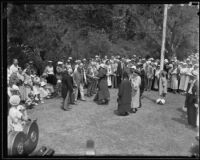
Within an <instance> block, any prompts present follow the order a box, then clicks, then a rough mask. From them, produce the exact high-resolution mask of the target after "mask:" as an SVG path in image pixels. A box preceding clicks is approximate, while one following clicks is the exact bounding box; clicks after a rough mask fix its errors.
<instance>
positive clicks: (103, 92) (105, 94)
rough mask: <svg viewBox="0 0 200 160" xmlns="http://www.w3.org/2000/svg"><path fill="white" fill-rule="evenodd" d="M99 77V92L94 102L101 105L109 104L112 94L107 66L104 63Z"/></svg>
mask: <svg viewBox="0 0 200 160" xmlns="http://www.w3.org/2000/svg"><path fill="white" fill-rule="evenodd" d="M97 77H98V78H99V82H98V92H97V94H96V96H95V98H94V101H96V102H97V104H99V105H103V104H108V103H109V100H110V93H109V90H108V82H107V69H106V65H105V64H103V63H102V64H101V65H100V68H99V73H98V75H97Z"/></svg>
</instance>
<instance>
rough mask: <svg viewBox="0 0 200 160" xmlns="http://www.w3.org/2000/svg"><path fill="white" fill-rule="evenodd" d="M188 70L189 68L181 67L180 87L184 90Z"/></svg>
mask: <svg viewBox="0 0 200 160" xmlns="http://www.w3.org/2000/svg"><path fill="white" fill-rule="evenodd" d="M186 71H187V68H181V69H180V77H181V78H180V85H179V89H180V90H183V91H184V88H185V79H186Z"/></svg>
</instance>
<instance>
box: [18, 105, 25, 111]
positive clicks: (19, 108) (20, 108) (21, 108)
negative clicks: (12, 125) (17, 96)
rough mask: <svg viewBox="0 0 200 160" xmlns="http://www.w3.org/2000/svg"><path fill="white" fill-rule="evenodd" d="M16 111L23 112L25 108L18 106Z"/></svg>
mask: <svg viewBox="0 0 200 160" xmlns="http://www.w3.org/2000/svg"><path fill="white" fill-rule="evenodd" d="M17 110H18V111H22V110H25V107H24V106H22V105H19V106H17Z"/></svg>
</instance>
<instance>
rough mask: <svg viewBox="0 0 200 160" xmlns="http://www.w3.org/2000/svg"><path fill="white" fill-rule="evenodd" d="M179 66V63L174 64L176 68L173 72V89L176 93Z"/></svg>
mask: <svg viewBox="0 0 200 160" xmlns="http://www.w3.org/2000/svg"><path fill="white" fill-rule="evenodd" d="M177 67H178V65H177V64H174V68H173V70H172V72H171V89H172V91H173V93H174V94H176V92H177V90H178V77H177V76H178V75H177Z"/></svg>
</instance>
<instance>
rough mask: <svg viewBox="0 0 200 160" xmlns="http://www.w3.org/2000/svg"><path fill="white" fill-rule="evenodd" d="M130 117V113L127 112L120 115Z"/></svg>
mask: <svg viewBox="0 0 200 160" xmlns="http://www.w3.org/2000/svg"><path fill="white" fill-rule="evenodd" d="M128 115H129V114H128V112H125V113H123V114H119V116H128Z"/></svg>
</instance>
